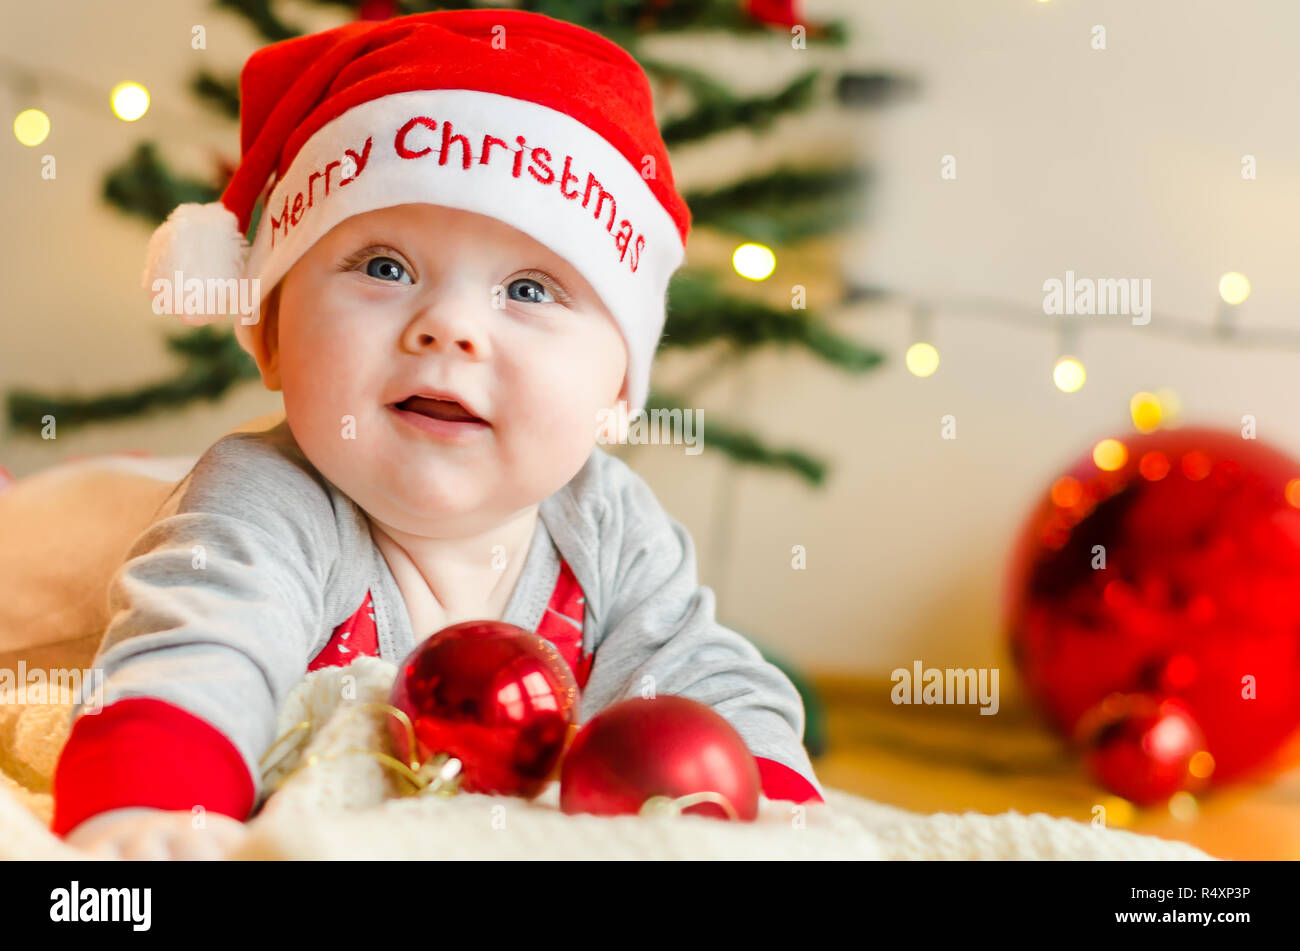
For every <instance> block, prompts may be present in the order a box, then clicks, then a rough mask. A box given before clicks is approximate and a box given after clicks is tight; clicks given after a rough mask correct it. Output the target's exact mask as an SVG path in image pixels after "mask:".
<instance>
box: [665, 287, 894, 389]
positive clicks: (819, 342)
mask: <svg viewBox="0 0 1300 951" xmlns="http://www.w3.org/2000/svg"><path fill="white" fill-rule="evenodd" d="M668 303H669V306H668V320H667V323H666V325H665V328H664V330H665V332H664V337H663V340H662V342H661V343H660V345H659V346H660V348H661V349H667V348H669V347H684V348H688V349H689V348H694V347H699V346H703V345H704V344H707V343H712V342H714V341H717V340H727V341H730V342H731V343H732V344H734V345H735V346H737V347H740V348H742V349H752V348H754V347H757V346H760V345H762V344H771V343H775V344H780V345H784V346H791V345H797V346H802V347H804V348H805V349H807V350H809V351H810V352H812V353H814V354H816V355H817V356H818V357H820V358H822V359H823V360H825V361H826V362H828V363H830V364H832V365H834V366H837V367H839V368H840V369H843V370H847V371H848V372H850V373H865V372H867V371H868V370H871V369H874V368H875V367H877V366H878V365H880V364H881V363H882V362H884V355H883V354H882V353H881V352H880V351H879V350H875V349H873V348H871V347H865V346H863V345H862V344H860V343H857V342H856V341H853V340H849V339H848V338H846V337H842V336H840V335H839V334H837V333H836V332H835V331H834V330H832V329H831V328H830V326H829V325H827V324H826V322H825V321H824V320H822V319H821V318H820V317H818V316H817V314H816V313H815V312H813V311H809V310H796V309H793V308H790V309H781V308H775V307H770V306H768V305H767V304H764V303H762V302H761V301H756V300H749V299H747V298H744V297H737V296H735V295H733V294H728V293H727V292H725V291H723V290H720V289H719V287H718V282H717V277H716V275H713V274H710V273H706V272H702V271H688V270H682V271H678V272H677V274H676V275H674V276H673V279H672V281H671V283H670V284H669V286H668Z"/></svg>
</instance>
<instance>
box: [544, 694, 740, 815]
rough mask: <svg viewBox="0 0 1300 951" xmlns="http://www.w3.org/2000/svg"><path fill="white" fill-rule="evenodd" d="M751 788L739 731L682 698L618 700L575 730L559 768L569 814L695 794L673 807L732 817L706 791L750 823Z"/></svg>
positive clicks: (628, 808) (619, 810)
mask: <svg viewBox="0 0 1300 951" xmlns="http://www.w3.org/2000/svg"><path fill="white" fill-rule="evenodd" d="M758 793H759V775H758V764H757V763H755V762H754V757H753V754H751V753H750V752H749V750H748V749H747V748H746V746H745V743H744V741H743V740H742V739H741V738H740V734H739V733H737V732H736V730H735V728H734V727H733V726H732V725H731V724H730V723H728V722H727V721H726V720H725V719H724V718H723V717H722V716H721V714H719V713H717V712H715V711H714V710H713V709H712V708H710V707H708V706H706V705H705V704H702V703H699V702H698V701H695V700H690V699H687V698H686V697H675V696H662V697H656V698H655V699H653V700H642V699H631V700H624V701H621V702H619V703H616V704H613V705H612V706H610V707H609V708H607V709H605V710H602V711H601V712H600V713H599V714H597V715H596V716H594V717H592V718H591V721H590V722H588V723H587V724H586V725H585V726H583V727H582V729H581V730H579V731H578V735H577V736H575V737H574V739H573V744H572V746H570V747H569V751H568V752H567V753H566V754H565V756H564V765H563V768H562V769H561V772H560V808H561V809H562V810H564V812H566V813H569V814H574V813H592V814H594V815H598V816H613V815H625V814H637V813H640V812H642V811H643V810H644V809H645V808H646V804H647V802H648V801H651V800H655V802H651V807H652V808H653V807H654V806H656V805H658V804H659V802H658V800H659V797H663V798H664V799H667V800H681V799H682V797H691V799H694V798H695V797H699V798H701V799H702V800H704V801H698V802H692V801H690V799H688V800H686V801H682V802H680V803H679V808H680V811H681V812H683V813H690V814H693V815H701V816H712V817H715V818H720V819H726V818H733V816H730V815H729V814H728V811H727V809H726V807H724V806H722V805H720V804H719V803H717V802H715V801H707V799H706V798H705V797H706V796H707V794H714V795H716V796H721V797H723V798H724V799H725V800H726V801H727V803H728V804H729V805H730V806H731V809H732V811H733V812H734V813H735V815H734V818H738V819H742V820H744V821H746V822H751V821H753V820H754V819H755V818H757V816H758Z"/></svg>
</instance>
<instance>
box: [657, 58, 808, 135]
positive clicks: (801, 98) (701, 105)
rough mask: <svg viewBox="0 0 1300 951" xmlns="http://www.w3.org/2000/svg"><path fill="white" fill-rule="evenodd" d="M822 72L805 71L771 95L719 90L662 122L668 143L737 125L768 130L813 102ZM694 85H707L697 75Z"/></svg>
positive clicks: (699, 86) (762, 130)
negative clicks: (741, 96)
mask: <svg viewBox="0 0 1300 951" xmlns="http://www.w3.org/2000/svg"><path fill="white" fill-rule="evenodd" d="M820 75H821V71H820V70H816V69H814V70H810V71H808V72H806V73H802V74H801V75H799V76H796V77H795V78H794V79H792V80H791V81H790V82H789V83H787V84H786V85H785V87H784V88H782V89H781V90H779V91H778V92H775V93H773V94H771V95H767V96H749V97H745V98H739V97H736V96H733V95H731V94H730V93H729V92H728V93H725V95H724V94H722V93H720V92H719V91H718V90H716V89H715V90H713V91H711V92H709V93H708V95H707V97H706V98H704V99H702V100H699V101H697V102H696V105H695V108H694V109H692V110H691V111H690V112H688V113H686V114H685V115H683V116H678V117H677V118H674V119H669V120H667V121H665V122H664V123H662V125H661V127H660V130H659V131H660V134H661V135H662V136H663V140H664V144H665V145H667V146H668V147H669V148H672V147H674V146H678V145H683V144H685V143H687V142H696V141H699V140H700V139H704V138H708V137H709V136H711V135H717V134H718V133H719V132H727V131H730V130H731V129H737V128H745V129H749V130H751V131H754V132H766V131H768V129H769V128H770V127H771V125H772V123H773V122H775V121H776V120H777V119H778V118H779V117H780V116H782V115H784V114H786V113H791V112H799V111H802V110H805V109H807V108H808V107H809V106H810V105H812V102H813V93H814V91H815V87H816V83H817V79H818V77H819V76H820ZM693 88H698V89H703V88H707V87H704V86H702V84H701V83H700V81H699V78H698V77H697V78H696V80H695V85H694V87H693Z"/></svg>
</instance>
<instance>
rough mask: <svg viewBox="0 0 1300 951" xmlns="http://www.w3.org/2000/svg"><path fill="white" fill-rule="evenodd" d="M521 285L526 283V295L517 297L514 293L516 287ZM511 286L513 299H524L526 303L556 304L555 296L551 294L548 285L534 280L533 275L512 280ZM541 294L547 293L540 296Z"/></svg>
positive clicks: (510, 291)
mask: <svg viewBox="0 0 1300 951" xmlns="http://www.w3.org/2000/svg"><path fill="white" fill-rule="evenodd" d="M520 285H524V291H523V293H524V294H525V296H523V297H516V296H515V294H514V288H516V287H519V286H520ZM509 288H510V290H509V293H510V299H511V300H517V301H523V302H524V303H526V304H554V303H555V302H556V301H555V298H554V297H553V296H551V292H550V291H548V290H547V289H546V285H544V284H543V283H542V282H541V281H535V280H533V279H532V278H531V277H521V278H519V279H517V280H514V281H511V282H510V284H509ZM541 294H545V295H546V296H545V297H541V296H538V295H541Z"/></svg>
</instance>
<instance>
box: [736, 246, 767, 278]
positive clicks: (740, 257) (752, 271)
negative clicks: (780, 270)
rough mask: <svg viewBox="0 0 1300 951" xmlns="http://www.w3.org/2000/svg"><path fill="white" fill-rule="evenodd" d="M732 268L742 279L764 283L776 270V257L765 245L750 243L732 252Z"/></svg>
mask: <svg viewBox="0 0 1300 951" xmlns="http://www.w3.org/2000/svg"><path fill="white" fill-rule="evenodd" d="M731 266H732V267H734V268H735V269H736V273H737V274H739V275H740V276H741V277H747V278H749V279H750V280H751V281H762V280H766V279H767V278H768V277H770V276H771V274H772V272H773V271H774V270H776V255H775V254H773V253H772V249H771V248H769V247H766V246H765V245H761V244H754V243H752V242H749V243H746V244H742V245H741V246H740V247H738V248H736V250H735V251H733V252H732V254H731Z"/></svg>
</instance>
